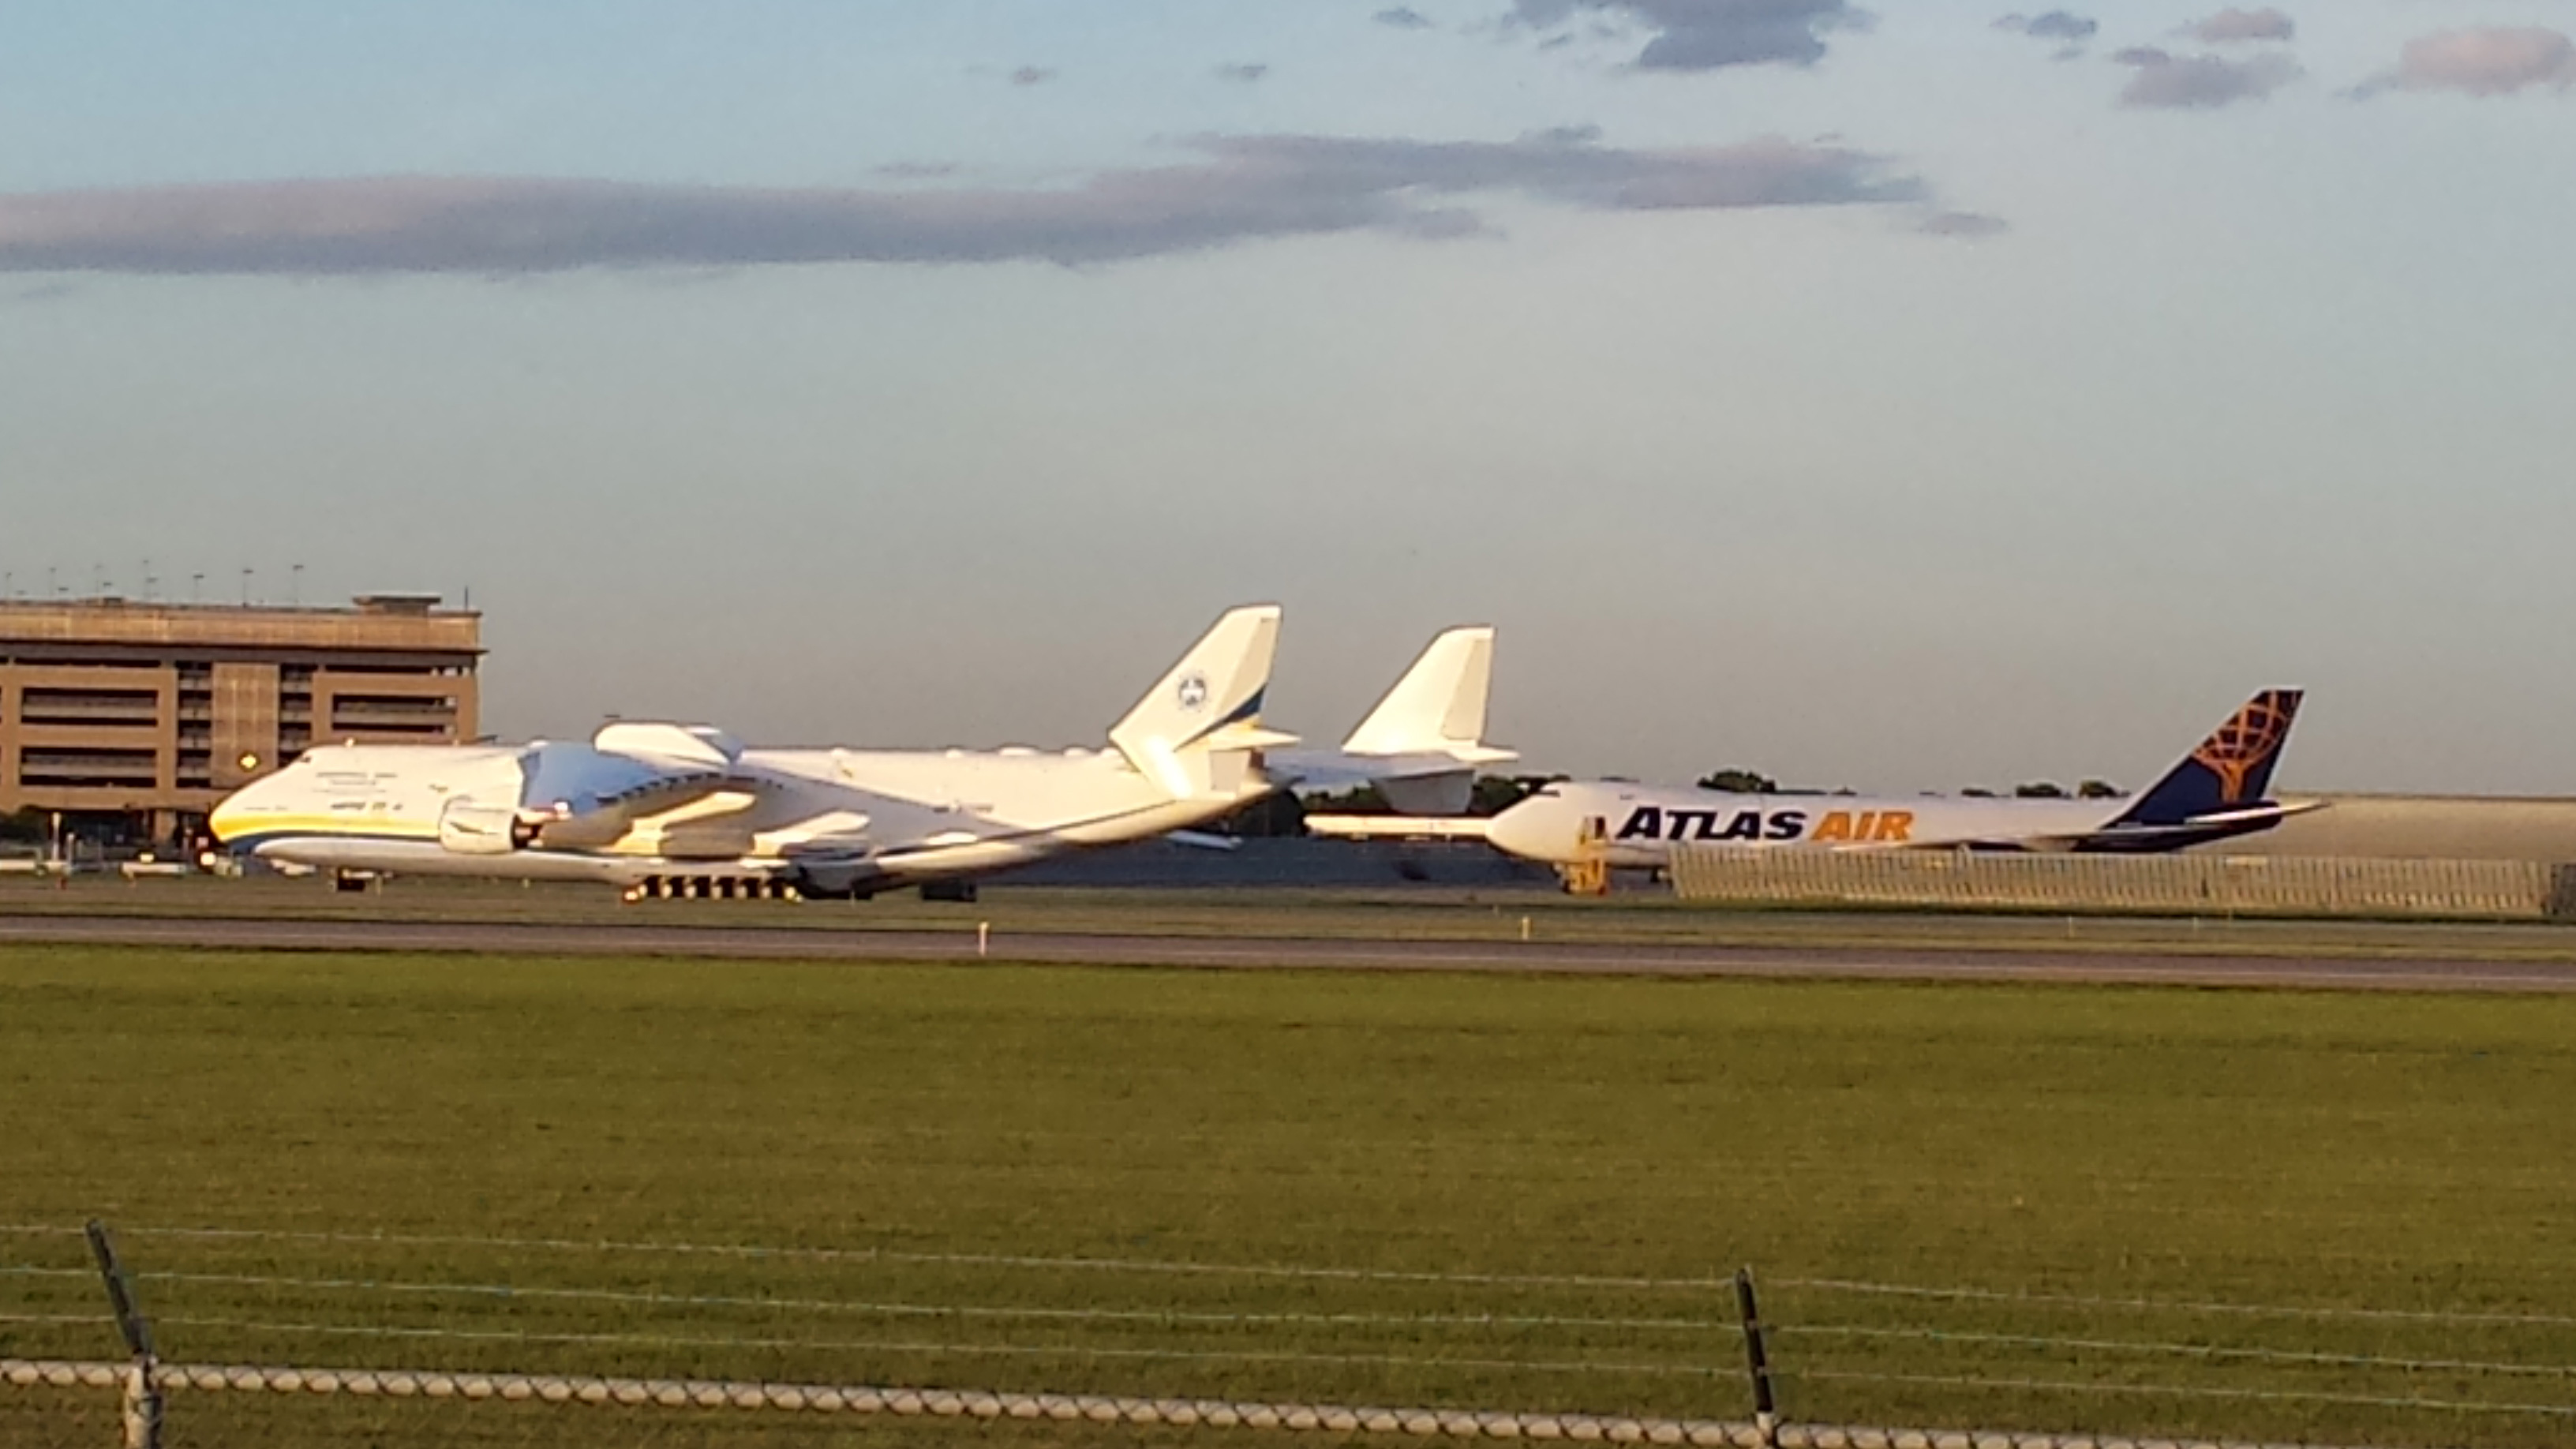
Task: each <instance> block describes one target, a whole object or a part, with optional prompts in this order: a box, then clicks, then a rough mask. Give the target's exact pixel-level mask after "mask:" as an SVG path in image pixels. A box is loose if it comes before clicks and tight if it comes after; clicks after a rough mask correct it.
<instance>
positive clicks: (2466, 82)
mask: <svg viewBox="0 0 2576 1449" xmlns="http://www.w3.org/2000/svg"><path fill="white" fill-rule="evenodd" d="M2532 86H2549V87H2553V88H2555V89H2557V90H2562V91H2563V90H2566V89H2568V88H2569V87H2570V86H2576V41H2571V40H2569V39H2568V38H2567V37H2566V36H2565V35H2563V34H2561V33H2560V32H2558V31H2555V30H2547V29H2543V28H2542V27H2540V26H2537V25H2525V26H2493V27H2487V28H2482V29H2468V30H2437V31H2435V32H2434V33H2432V34H2430V35H2419V36H2417V37H2416V38H2414V39H2413V40H2410V41H2408V42H2406V49H2405V50H2404V51H2402V52H2400V53H2399V55H2398V60H2397V68H2396V69H2395V70H2393V71H2389V72H2387V73H2386V74H2384V75H2378V76H2374V77H2372V78H2371V79H2369V80H2367V81H2365V82H2363V83H2362V84H2361V86H2360V87H2359V88H2358V89H2357V90H2356V91H2355V94H2356V95H2363V96H2369V95H2376V94H2378V93H2379V92H2381V91H2387V90H2405V91H2458V92H2461V93H2462V94H2464V95H2472V96H2503V95H2511V94H2512V93H2514V92H2515V91H2519V90H2525V89H2528V88H2530V87H2532Z"/></svg>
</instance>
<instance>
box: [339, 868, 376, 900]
mask: <svg viewBox="0 0 2576 1449" xmlns="http://www.w3.org/2000/svg"><path fill="white" fill-rule="evenodd" d="M382 879H384V877H382V876H379V875H377V874H376V873H375V872H374V871H371V870H335V871H333V872H331V889H333V890H335V891H338V892H339V893H340V894H342V895H344V896H353V895H358V894H361V893H363V892H366V891H371V890H374V889H375V888H376V882H378V881H380V880H382Z"/></svg>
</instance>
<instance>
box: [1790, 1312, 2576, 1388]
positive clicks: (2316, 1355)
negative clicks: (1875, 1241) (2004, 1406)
mask: <svg viewBox="0 0 2576 1449" xmlns="http://www.w3.org/2000/svg"><path fill="white" fill-rule="evenodd" d="M1763 1331H1764V1332H1765V1333H1767V1334H1769V1335H1771V1336H1772V1337H1775V1338H1784V1337H1796V1336H1800V1335H1807V1334H1813V1335H1816V1336H1818V1337H1831V1338H1876V1339H1910V1340H1915V1341H1919V1342H1924V1343H1982V1344H1998V1345H2011V1346H2015V1347H2022V1348H2076V1349H2090V1350H2099V1351H2104V1352H2113V1353H2156V1354H2171V1355H2175V1356H2178V1357H2190V1358H2210V1359H2245V1360H2259V1361H2262V1362H2267V1363H2303V1364H2313V1365H2317V1366H2320V1367H2327V1368H2390V1369H2399V1370H2402V1371H2405V1372H2408V1373H2429V1372H2435V1371H2445V1372H2460V1373H2494V1374H2522V1375H2528V1376H2532V1377H2540V1378H2570V1377H2576V1366H2568V1365H2564V1364H2516V1363H2495V1362H2490V1361H2484V1360H2479V1359H2456V1358H2390V1357H2387V1356H2385V1355H2379V1354H2367V1353H2322V1352H2315V1351H2310V1350H2303V1349H2280V1348H2237V1347H2229V1346H2224V1345H2217V1344H2202V1343H2159V1342H2153V1341H2144V1340H2139V1339H2125V1338H2058V1337H2052V1336H2049V1335H2046V1334H2024V1333H1974V1332H1953V1331H1951V1330H1949V1329H1941V1328H1878V1327H1864V1326H1861V1325H1858V1324H1842V1323H1771V1324H1765V1325H1764V1326H1763Z"/></svg>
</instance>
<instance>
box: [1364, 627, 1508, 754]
mask: <svg viewBox="0 0 2576 1449" xmlns="http://www.w3.org/2000/svg"><path fill="white" fill-rule="evenodd" d="M1493 677H1494V631H1493V629H1492V627H1491V626H1488V625H1475V626H1471V627H1468V628H1461V629H1451V630H1448V631H1446V632H1444V633H1442V634H1441V635H1439V636H1438V637H1437V638H1435V639H1433V640H1432V641H1431V644H1430V647H1429V648H1426V649H1424V650H1423V651H1422V657H1421V658H1419V659H1416V660H1414V661H1413V667H1412V668H1410V669H1408V670H1406V671H1405V672H1404V677H1403V678H1401V679H1398V680H1397V681H1396V682H1395V687H1394V688H1393V689H1390V690H1388V691H1387V692H1386V697H1385V698H1384V699H1381V700H1379V701H1378V703H1377V708H1375V709H1373V710H1371V711H1369V715H1368V718H1366V719H1364V720H1361V721H1360V724H1359V728H1357V729H1355V730H1353V731H1351V737H1350V738H1349V739H1346V740H1344V741H1342V750H1343V752H1344V753H1345V754H1352V755H1448V756H1450V757H1452V758H1454V759H1456V760H1458V761H1459V762H1460V763H1462V764H1479V763H1484V762H1487V761H1497V760H1509V759H1514V758H1517V757H1516V756H1515V755H1514V754H1513V753H1512V752H1511V751H1509V750H1496V749H1492V748H1490V747H1488V746H1487V745H1486V744H1485V700H1486V695H1487V693H1488V691H1489V690H1490V689H1491V688H1492V685H1493Z"/></svg>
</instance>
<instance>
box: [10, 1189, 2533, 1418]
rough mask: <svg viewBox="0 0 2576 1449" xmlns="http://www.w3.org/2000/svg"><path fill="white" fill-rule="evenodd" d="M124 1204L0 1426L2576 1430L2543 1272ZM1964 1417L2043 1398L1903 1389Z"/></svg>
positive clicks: (74, 1277) (1929, 1395)
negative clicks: (1522, 1261)
mask: <svg viewBox="0 0 2576 1449" xmlns="http://www.w3.org/2000/svg"><path fill="white" fill-rule="evenodd" d="M124 1237H125V1238H126V1239H127V1241H128V1242H129V1243H130V1244H131V1245H133V1246H131V1247H129V1248H128V1249H127V1250H126V1251H127V1252H128V1253H129V1254H131V1253H133V1252H135V1250H136V1249H140V1250H142V1256H140V1257H139V1258H135V1259H133V1260H132V1261H128V1260H127V1259H126V1258H122V1257H119V1256H118V1255H117V1253H116V1252H115V1250H114V1249H113V1248H111V1247H109V1246H107V1243H108V1240H107V1238H106V1235H105V1234H103V1233H98V1234H95V1235H93V1237H92V1240H91V1247H92V1248H93V1249H94V1251H95V1255H96V1258H97V1261H96V1262H92V1263H88V1264H84V1263H82V1262H81V1261H80V1259H81V1257H82V1254H83V1245H82V1242H81V1232H80V1230H79V1229H62V1228H52V1227H45V1226H42V1225H20V1226H14V1227H12V1226H0V1443H6V1444H8V1445H11V1446H13V1449H14V1446H17V1445H21V1444H24V1445H30V1446H41V1449H52V1446H53V1445H56V1444H63V1445H75V1446H85V1449H96V1446H107V1445H113V1444H119V1443H126V1444H143V1443H151V1442H156V1441H155V1440H153V1439H152V1438H151V1437H150V1431H149V1427H148V1425H149V1421H150V1420H151V1419H152V1418H153V1415H152V1414H151V1413H149V1412H145V1409H146V1407H147V1406H145V1405H144V1404H143V1403H142V1402H141V1401H142V1400H144V1399H145V1398H147V1397H149V1395H147V1394H145V1393H144V1392H143V1390H144V1387H145V1384H146V1383H147V1378H146V1376H145V1375H144V1374H141V1373H139V1372H138V1371H137V1367H136V1366H137V1365H138V1364H149V1365H151V1368H150V1372H149V1375H148V1384H149V1387H150V1388H151V1389H152V1390H154V1391H157V1393H158V1395H159V1397H160V1400H161V1404H160V1416H159V1417H160V1422H161V1425H162V1430H163V1437H162V1438H160V1439H159V1440H158V1441H157V1442H163V1443H168V1444H172V1445H216V1446H228V1445H233V1444H254V1443H255V1444H260V1445H263V1446H296V1445H303V1444H312V1445H316V1446H319V1445H325V1444H329V1445H334V1446H337V1445H341V1444H346V1443H353V1442H355V1443H397V1442H423V1443H428V1442H435V1443H441V1444H455V1443H469V1444H477V1443H490V1444H513V1445H520V1444H525V1445H533V1444H570V1443H589V1442H602V1443H612V1442H613V1443H621V1444H625V1443H671V1444H707V1445H717V1444H730V1443H734V1442H737V1440H743V1441H746V1442H747V1440H748V1438H750V1437H752V1436H755V1435H756V1436H758V1437H759V1442H761V1443H764V1444H770V1443H795V1442H799V1441H800V1440H801V1439H802V1438H804V1437H806V1436H809V1435H810V1436H812V1437H814V1438H815V1439H816V1441H817V1442H819V1441H820V1439H821V1438H823V1437H828V1436H829V1435H830V1434H832V1433H845V1432H847V1431H848V1430H849V1428H850V1426H852V1425H854V1424H862V1423H864V1424H868V1425H870V1426H872V1427H871V1429H870V1433H871V1434H872V1435H874V1436H876V1437H880V1438H883V1437H887V1436H891V1437H892V1438H893V1439H894V1440H897V1441H900V1440H903V1439H905V1438H907V1437H908V1436H910V1435H914V1434H924V1433H933V1432H936V1431H937V1429H938V1428H939V1426H941V1425H943V1424H949V1425H953V1424H955V1423H969V1422H971V1423H980V1424H983V1425H985V1426H987V1430H988V1432H990V1433H992V1434H994V1435H997V1436H999V1437H1003V1438H1011V1437H1014V1436H1015V1435H1016V1436H1017V1437H1024V1438H1028V1439H1030V1442H1071V1441H1075V1440H1083V1439H1087V1438H1090V1437H1103V1436H1120V1435H1130V1434H1142V1435H1166V1434H1168V1435H1174V1436H1180V1437H1188V1436H1191V1435H1203V1434H1204V1433H1206V1432H1208V1431H1211V1430H1223V1429H1239V1428H1258V1429H1264V1430H1270V1431H1274V1432H1281V1431H1288V1432H1293V1431H1308V1432H1319V1433H1329V1434H1335V1435H1341V1436H1351V1435H1370V1434H1374V1435H1389V1436H1409V1437H1440V1438H1495V1439H1540V1440H1548V1441H1572V1442H1577V1443H1594V1442H1600V1443H1656V1444H1688V1445H1699V1446H1718V1445H1727V1446H1747V1449H1753V1446H1766V1445H1779V1446H1791V1449H1989V1446H2010V1449H2110V1446H2136V1445H2143V1444H2147V1443H2181V1444H2217V1443H2232V1442H2247V1441H2252V1440H2256V1439H2260V1440H2266V1441H2272V1442H2276V1443H2277V1442H2280V1441H2283V1440H2287V1439H2290V1438H2294V1437H2296V1438H2301V1439H2307V1440H2311V1441H2313V1442H2337V1443H2351V1444H2383V1445H2411V1444H2432V1443H2465V1444H2498V1445H2534V1446H2537V1445H2545V1444H2557V1443H2564V1442H2569V1441H2570V1440H2571V1439H2576V1315H2566V1314H2559V1313H2553V1312H2550V1311H2546V1309H2545V1308H2542V1307H2538V1306H2534V1305H2493V1306H2483V1307H2477V1308H2469V1309H2450V1308H2444V1307H2439V1306H2413V1307H2402V1308H2389V1307H2378V1306H2371V1305H2361V1304H2344V1303H2333V1302H2320V1303H2311V1304H2266V1303H2247V1302H2235V1301H2228V1300H2225V1299H2218V1298H2212V1299H2205V1300H2204V1299H2191V1298H2162V1297H2127V1298H2123V1297H2115V1296H2102V1295H2088V1294H2082V1293H2072V1292H2049V1291H2041V1290H2022V1289H2010V1290H2007V1289H1995V1288H1983V1287H1975V1286H1944V1285H1938V1284H1904V1283H1887V1282H1872V1281H1860V1280H1848V1279H1840V1278H1833V1277H1826V1276H1793V1275H1775V1276H1772V1277H1769V1278H1768V1279H1767V1280H1766V1281H1765V1282H1764V1283H1763V1285H1762V1299H1761V1302H1760V1303H1759V1305H1758V1306H1757V1303H1756V1300H1755V1296H1754V1293H1753V1284H1752V1281H1751V1278H1750V1275H1749V1274H1726V1275H1716V1274H1713V1275H1710V1276H1707V1277H1692V1278H1631V1277H1619V1276H1614V1275H1583V1274H1558V1275H1532V1274H1477V1273H1439V1272H1417V1271H1381V1270H1373V1269H1368V1268H1359V1267H1340V1266H1324V1265H1299V1264H1224V1263H1208V1262H1195V1261H1177V1260H1159V1259H1150V1258H1133V1259H1125V1258H1072V1257H1050V1256H1040V1255H1011V1254H997V1253H960V1252H937V1251H929V1250H926V1249H924V1248H921V1247H918V1246H910V1245H907V1246H902V1247H896V1246H884V1247H864V1248H815V1247H803V1248H769V1247H756V1246H744V1245H729V1244H695V1243H678V1242H663V1243H635V1242H624V1243H621V1242H587V1241H578V1240H570V1239H533V1238H474V1237H434V1236H402V1235H384V1234H358V1233H332V1232H272V1231H261V1230H250V1231H244V1230H210V1229H135V1230H131V1231H129V1232H127V1233H126V1234H125V1235H124ZM469 1266H474V1267H482V1268H485V1269H491V1268H495V1267H505V1266H506V1267H507V1268H508V1269H509V1271H507V1272H505V1273H493V1272H485V1273H469V1272H466V1271H463V1270H464V1269H465V1268H467V1267H469ZM118 1285H122V1288H121V1293H120V1290H119V1287H118ZM143 1319H148V1320H149V1321H148V1323H145V1322H140V1321H138V1320H143ZM120 1344H121V1345H122V1346H123V1347H125V1348H126V1349H127V1350H128V1351H129V1352H128V1353H127V1354H126V1356H125V1357H124V1358H122V1359H120V1358H118V1357H117V1356H115V1354H114V1350H115V1348H117V1347H118V1346H119V1345H120ZM1033 1385H1046V1386H1047V1387H1046V1388H1045V1389H1043V1390H1041V1389H1038V1388H1035V1387H1030V1386H1033ZM1552 1406H1553V1407H1552ZM1562 1406H1579V1407H1562ZM1942 1423H1953V1424H1958V1423H1970V1424H1977V1423H1982V1424H2005V1425H2011V1426H2014V1427H2012V1428H2011V1429H2009V1430H2008V1431H2007V1430H1992V1429H1989V1430H1980V1431H1975V1432H1969V1431H1960V1430H1951V1431H1940V1430H1934V1429H1926V1428H1912V1429H1908V1428H1888V1427H1872V1426H1884V1425H1891V1424H1895V1425H1903V1424H1917V1425H1922V1424H1942ZM835 1426H838V1427H837V1428H836V1427H835ZM1104 1442H1106V1438H1105V1437H1104ZM1122 1442H1132V1440H1122Z"/></svg>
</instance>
